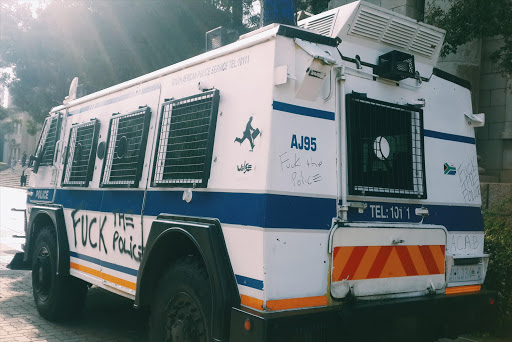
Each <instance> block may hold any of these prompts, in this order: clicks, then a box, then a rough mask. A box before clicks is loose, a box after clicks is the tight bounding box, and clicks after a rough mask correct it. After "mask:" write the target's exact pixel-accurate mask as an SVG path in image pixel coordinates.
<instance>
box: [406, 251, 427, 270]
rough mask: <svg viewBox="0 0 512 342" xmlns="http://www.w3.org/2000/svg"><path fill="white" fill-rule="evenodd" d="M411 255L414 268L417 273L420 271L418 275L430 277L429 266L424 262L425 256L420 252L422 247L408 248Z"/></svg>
mask: <svg viewBox="0 0 512 342" xmlns="http://www.w3.org/2000/svg"><path fill="white" fill-rule="evenodd" d="M407 247H408V251H409V254H410V255H411V259H412V260H413V262H414V267H415V268H416V271H418V275H429V274H430V273H429V271H428V268H427V265H425V261H424V260H423V255H421V252H420V246H407Z"/></svg>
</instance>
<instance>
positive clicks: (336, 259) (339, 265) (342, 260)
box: [332, 246, 354, 281]
mask: <svg viewBox="0 0 512 342" xmlns="http://www.w3.org/2000/svg"><path fill="white" fill-rule="evenodd" d="M353 250H354V247H352V246H351V247H335V248H334V251H333V262H332V265H333V269H332V281H338V279H340V276H341V272H342V271H343V269H344V268H345V265H346V264H347V261H348V258H349V257H350V255H351V254H352V251H353Z"/></svg>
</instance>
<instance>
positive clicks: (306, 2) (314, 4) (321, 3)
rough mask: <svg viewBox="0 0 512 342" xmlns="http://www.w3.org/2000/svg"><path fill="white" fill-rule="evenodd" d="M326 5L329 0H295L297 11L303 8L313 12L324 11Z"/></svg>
mask: <svg viewBox="0 0 512 342" xmlns="http://www.w3.org/2000/svg"><path fill="white" fill-rule="evenodd" d="M328 5H329V0H295V7H296V8H297V11H300V10H303V11H306V12H309V13H313V14H318V13H321V12H323V11H325V10H326V9H327V7H328Z"/></svg>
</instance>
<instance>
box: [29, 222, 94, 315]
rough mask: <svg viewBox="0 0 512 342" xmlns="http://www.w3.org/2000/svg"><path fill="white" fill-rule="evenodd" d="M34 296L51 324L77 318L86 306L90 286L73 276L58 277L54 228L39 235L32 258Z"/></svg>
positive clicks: (39, 309) (44, 230)
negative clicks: (75, 316)
mask: <svg viewBox="0 0 512 342" xmlns="http://www.w3.org/2000/svg"><path fill="white" fill-rule="evenodd" d="M32 292H33V294H34V300H35V302H36V307H37V311H38V312H39V314H40V315H41V316H43V317H44V318H46V319H47V320H49V321H58V320H60V319H64V318H70V317H73V316H74V315H76V314H77V313H79V312H80V311H81V310H82V308H83V306H84V303H85V296H86V294H87V283H86V282H84V281H82V280H80V279H77V278H75V277H72V276H70V275H63V274H59V275H57V239H56V237H55V229H54V228H53V227H44V228H42V229H41V231H40V232H39V234H38V235H37V239H36V242H35V248H34V254H33V255H32Z"/></svg>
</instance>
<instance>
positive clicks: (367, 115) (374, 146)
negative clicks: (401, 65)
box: [347, 94, 426, 198]
mask: <svg viewBox="0 0 512 342" xmlns="http://www.w3.org/2000/svg"><path fill="white" fill-rule="evenodd" d="M347 126H348V151H349V160H350V164H349V187H350V193H351V194H358V195H374V196H389V197H405V198H407V197H415V198H426V189H425V175H424V169H425V168H424V165H425V164H424V153H423V112H422V111H421V110H420V109H416V108H414V107H412V106H400V105H396V104H392V103H386V102H382V101H377V100H373V99H368V98H366V97H361V96H358V95H355V94H350V95H347Z"/></svg>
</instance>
